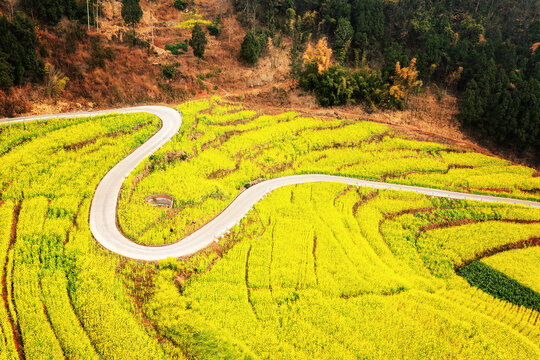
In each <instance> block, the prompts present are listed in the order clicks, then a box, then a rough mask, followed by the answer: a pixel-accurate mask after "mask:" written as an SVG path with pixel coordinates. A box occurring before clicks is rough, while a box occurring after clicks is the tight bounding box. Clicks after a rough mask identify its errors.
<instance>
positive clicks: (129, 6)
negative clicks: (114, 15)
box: [122, 0, 143, 31]
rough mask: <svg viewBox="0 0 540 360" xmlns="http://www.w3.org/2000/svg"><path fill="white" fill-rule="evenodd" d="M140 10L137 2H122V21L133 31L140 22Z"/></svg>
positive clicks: (129, 0)
mask: <svg viewBox="0 0 540 360" xmlns="http://www.w3.org/2000/svg"><path fill="white" fill-rule="evenodd" d="M142 14H143V13H142V9H141V5H140V4H139V0H122V19H124V21H125V23H126V24H127V25H130V26H131V28H132V29H133V31H135V25H136V24H138V23H139V21H141V17H142Z"/></svg>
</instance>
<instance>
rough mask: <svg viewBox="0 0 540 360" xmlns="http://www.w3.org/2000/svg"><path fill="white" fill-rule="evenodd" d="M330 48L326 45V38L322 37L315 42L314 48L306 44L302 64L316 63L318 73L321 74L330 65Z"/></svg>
mask: <svg viewBox="0 0 540 360" xmlns="http://www.w3.org/2000/svg"><path fill="white" fill-rule="evenodd" d="M331 59H332V49H330V48H329V47H328V42H327V41H326V38H322V39H320V40H319V41H318V42H317V45H316V46H315V48H314V47H313V46H311V44H308V47H307V49H306V51H305V52H304V56H303V60H304V66H305V65H308V64H316V65H317V72H318V74H319V75H321V74H323V73H324V72H325V71H327V70H328V68H329V67H330V66H331V65H332V60H331Z"/></svg>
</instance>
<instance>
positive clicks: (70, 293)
mask: <svg viewBox="0 0 540 360" xmlns="http://www.w3.org/2000/svg"><path fill="white" fill-rule="evenodd" d="M157 125H158V120H157V119H156V118H155V117H153V116H149V115H146V114H135V115H110V116H104V117H93V118H87V119H71V120H59V121H58V122H55V121H54V120H50V121H47V122H36V123H28V124H20V125H14V126H16V127H17V128H16V130H11V128H10V126H11V125H6V126H3V127H1V129H2V131H3V132H2V134H6V135H7V134H12V135H10V136H11V138H13V139H11V138H7V137H6V138H5V139H4V138H2V141H4V140H5V141H6V142H8V141H9V142H10V144H12V145H9V146H11V148H10V150H9V151H8V152H5V153H4V154H3V155H1V158H0V169H1V170H0V174H1V175H0V184H1V187H0V188H1V189H2V192H1V198H0V204H1V205H0V215H1V216H0V245H1V246H0V250H1V251H0V258H2V259H3V264H4V263H6V262H7V265H6V283H7V286H6V287H5V288H4V289H3V291H4V292H6V294H4V295H5V297H4V299H7V300H6V301H7V309H6V306H2V311H0V325H1V329H2V335H3V337H2V338H1V339H3V341H2V342H0V348H1V351H0V352H1V353H2V354H6V357H7V358H18V354H17V352H16V349H15V339H16V338H17V336H13V332H14V331H15V332H17V331H19V329H20V334H21V337H20V340H21V341H20V342H19V343H18V345H17V346H20V347H22V351H23V353H24V356H25V357H26V358H27V359H47V358H49V359H59V358H64V357H66V358H70V359H98V358H104V359H120V358H122V359H128V358H129V359H162V358H165V357H166V355H165V353H164V350H163V348H162V346H161V345H160V344H159V343H158V341H157V339H156V338H155V337H154V336H153V335H152V334H151V332H150V331H149V330H148V329H146V328H145V327H144V325H143V324H142V323H141V322H140V319H139V317H138V315H137V312H136V310H135V306H134V304H133V302H132V300H131V299H130V298H129V297H128V296H127V295H126V293H125V289H124V286H123V284H122V282H121V281H120V280H119V279H118V276H117V269H118V266H119V263H120V259H119V258H118V257H116V256H113V255H111V254H109V253H105V252H104V251H103V250H102V249H101V248H99V247H98V246H96V244H95V241H94V240H93V238H92V235H91V233H90V230H89V228H88V212H89V206H90V200H91V198H92V195H93V192H94V189H95V187H96V186H97V184H98V182H99V180H100V179H101V177H103V175H104V174H105V173H106V172H107V171H108V170H109V169H110V168H112V167H113V166H114V165H115V164H116V163H117V162H118V161H119V160H121V159H122V158H123V157H125V155H126V154H127V153H129V152H130V151H131V150H132V149H134V148H136V147H137V146H139V145H140V144H141V143H143V142H144V141H145V140H146V139H147V138H148V137H149V136H150V135H151V134H152V133H153V132H155V130H156V128H157ZM19 130H21V133H22V134H27V135H25V136H26V138H25V139H24V141H18V140H17V133H18V131H19ZM19 201H20V202H21V208H20V214H19V216H18V222H17V224H16V230H17V231H16V235H17V236H16V238H15V239H14V244H13V245H10V241H11V233H12V232H11V224H12V221H13V219H14V215H13V214H14V213H15V212H16V211H15V206H14V204H15V202H19ZM8 249H10V250H9V252H8ZM6 255H8V256H7V259H6ZM11 289H13V291H11ZM4 305H6V304H4ZM8 313H9V315H10V316H8ZM9 317H11V319H12V320H13V327H12V326H11V324H10V323H9V320H8V319H9Z"/></svg>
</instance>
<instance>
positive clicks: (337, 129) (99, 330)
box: [0, 98, 540, 359]
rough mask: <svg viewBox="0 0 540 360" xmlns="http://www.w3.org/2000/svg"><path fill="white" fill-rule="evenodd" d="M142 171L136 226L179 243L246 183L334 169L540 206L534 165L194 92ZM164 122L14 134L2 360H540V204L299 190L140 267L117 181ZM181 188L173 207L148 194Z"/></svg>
mask: <svg viewBox="0 0 540 360" xmlns="http://www.w3.org/2000/svg"><path fill="white" fill-rule="evenodd" d="M179 110H180V111H181V112H182V114H183V124H182V128H181V129H180V132H179V133H178V134H177V135H176V136H175V137H174V138H173V139H172V141H170V142H169V143H167V144H166V145H165V146H163V147H162V148H161V149H160V150H158V151H157V152H156V153H154V154H153V155H151V156H150V157H149V158H148V159H147V160H145V161H143V162H142V163H141V164H140V165H139V166H138V167H137V168H136V169H135V171H133V172H132V174H131V175H130V176H129V177H128V178H127V179H126V180H125V182H124V185H123V188H122V191H121V194H120V198H119V205H118V225H119V227H120V229H121V230H122V231H123V233H124V234H125V235H126V236H128V237H130V238H131V239H132V240H133V241H135V242H137V243H139V244H145V245H163V244H169V243H173V242H176V241H178V240H179V239H181V238H182V237H184V236H186V235H187V234H189V233H191V232H193V231H194V230H196V229H198V228H200V227H201V226H202V225H204V224H205V223H206V222H208V221H209V220H210V219H212V218H213V217H215V216H216V215H217V214H218V213H220V212H221V211H222V210H223V209H225V208H226V207H227V205H228V204H230V203H231V201H232V200H233V199H234V198H235V197H236V196H237V195H238V194H239V193H240V192H241V191H243V190H244V189H246V188H249V187H250V186H252V185H253V184H254V183H256V182H258V181H261V180H264V179H270V178H275V177H279V176H284V175H293V174H307V173H323V174H334V175H343V176H349V177H359V178H365V179H372V180H381V181H386V182H394V183H400V184H411V185H420V186H428V187H434V188H441V189H448V190H458V191H465V192H475V193H482V194H490V195H497V196H506V197H512V198H519V199H528V200H535V201H538V200H540V177H534V176H533V174H534V172H535V171H534V170H533V169H530V168H527V167H523V166H517V165H514V164H511V163H510V162H508V161H505V160H501V159H498V158H494V157H489V156H485V155H482V154H478V153H474V152H471V151H469V150H466V149H462V148H459V147H457V146H453V145H445V144H438V143H430V142H422V141H416V140H411V139H406V138H404V137H402V136H400V135H399V134H398V133H396V132H395V131H394V130H392V128H390V127H388V126H385V125H382V124H377V123H372V122H363V121H352V120H342V119H317V118H306V117H303V116H301V115H300V114H297V113H291V112H289V113H283V114H277V115H265V114H260V113H257V112H255V111H252V110H250V109H244V108H243V107H242V106H241V105H239V104H231V103H227V102H225V101H222V100H220V99H217V98H215V99H210V100H203V101H195V102H189V103H185V104H183V105H181V106H179ZM159 125H160V123H159V119H157V118H156V117H154V116H150V115H147V114H124V115H122V114H113V115H104V116H99V117H91V118H73V119H50V120H44V121H40V122H35V123H20V124H11V125H0V191H1V197H0V259H2V264H3V269H4V276H3V282H2V292H3V295H4V296H3V299H4V300H3V306H1V307H0V329H1V334H0V335H1V336H0V348H1V355H0V357H1V358H6V359H17V358H22V357H23V356H24V358H26V359H44V358H50V359H59V358H70V359H71V358H76V359H94V358H95V359H98V358H105V359H153V358H157V359H184V358H189V359H193V358H201V359H214V358H221V359H223V358H228V359H238V358H253V359H258V358H261V359H262V358H271V359H291V358H306V359H348V358H351V359H353V358H354V359H357V358H381V359H388V358H396V359H397V358H462V359H469V358H482V359H485V358H490V359H508V358H520V359H534V358H539V357H540V348H539V346H540V318H539V317H540V313H539V311H540V308H539V307H540V306H539V305H538V304H540V296H539V294H538V292H539V291H540V283H539V281H538V279H539V278H540V277H539V272H540V253H539V252H538V251H537V250H538V246H537V245H538V243H539V240H538V239H539V238H540V209H538V208H531V207H524V206H517V205H503V204H499V203H480V202H473V201H459V200H449V199H441V198H431V197H427V196H425V195H422V194H416V193H410V192H402V191H399V192H398V191H389V190H374V189H370V188H362V187H354V186H345V185H342V184H334V183H318V184H302V185H293V186H288V187H283V188H280V189H278V190H276V191H274V192H272V193H270V194H269V195H268V196H267V197H266V198H265V199H263V200H261V201H260V202H259V203H257V204H256V205H255V207H254V208H253V209H252V211H250V212H249V213H248V214H247V216H246V217H245V218H244V219H243V220H242V221H241V223H240V224H239V225H238V226H236V227H234V228H233V229H232V231H231V232H230V233H229V234H227V235H225V236H224V237H223V238H222V239H220V240H219V242H218V243H216V244H214V245H213V246H211V247H210V248H208V249H206V250H205V251H202V252H200V253H198V254H197V255H195V256H192V257H189V258H186V259H168V260H163V261H160V262H137V261H133V260H128V259H125V258H122V257H121V256H118V255H116V254H114V253H111V252H109V251H107V250H105V249H103V248H101V247H100V246H99V245H97V244H96V242H95V241H94V239H93V238H92V234H91V232H90V229H89V224H88V215H89V208H90V203H91V200H92V197H93V194H94V191H95V188H96V186H97V185H98V183H99V182H100V180H101V178H102V177H103V176H104V175H105V174H106V173H107V172H108V171H109V169H111V168H112V167H113V166H114V165H115V164H116V163H118V162H119V161H120V160H121V159H122V158H124V157H125V156H126V155H127V154H128V153H129V152H130V151H132V150H133V149H135V148H136V147H138V146H139V145H141V144H142V143H144V142H145V141H146V140H147V139H148V138H149V137H150V136H151V135H152V134H153V133H154V132H156V131H157V129H158V128H159ZM155 194H166V195H168V196H171V197H172V199H173V206H172V207H156V206H152V205H150V204H148V203H147V202H146V201H145V199H146V198H147V197H148V196H150V195H155Z"/></svg>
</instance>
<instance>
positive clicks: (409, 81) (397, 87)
mask: <svg viewBox="0 0 540 360" xmlns="http://www.w3.org/2000/svg"><path fill="white" fill-rule="evenodd" d="M391 79H392V80H393V82H394V85H392V86H391V87H390V95H391V96H393V97H394V98H395V99H396V100H398V101H399V102H402V103H403V104H406V103H407V100H408V98H409V93H410V92H411V91H412V90H417V89H419V88H420V87H421V86H422V81H421V80H418V70H416V58H413V59H412V60H411V63H410V64H409V66H406V67H403V68H402V67H401V64H400V63H399V61H398V62H397V63H396V74H395V75H394V76H392V77H391Z"/></svg>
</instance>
